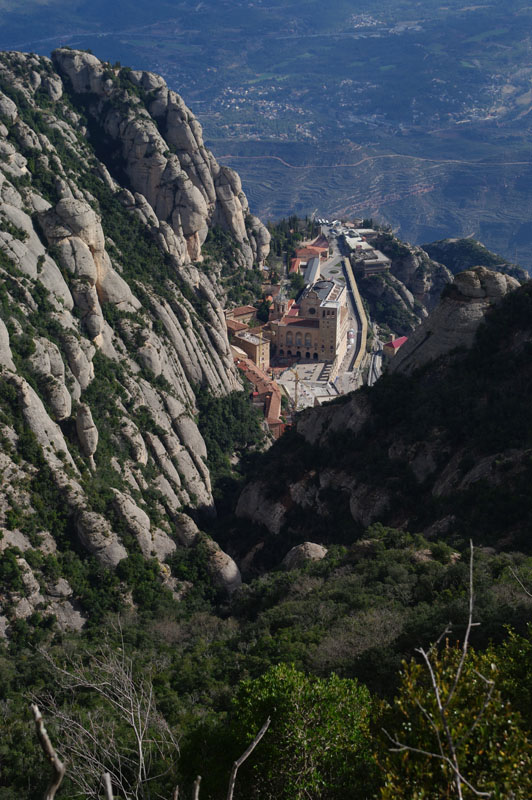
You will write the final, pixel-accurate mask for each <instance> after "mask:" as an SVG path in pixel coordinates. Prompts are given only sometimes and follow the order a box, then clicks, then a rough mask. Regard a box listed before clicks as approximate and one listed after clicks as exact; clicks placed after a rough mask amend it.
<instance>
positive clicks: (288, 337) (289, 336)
mask: <svg viewBox="0 0 532 800" xmlns="http://www.w3.org/2000/svg"><path fill="white" fill-rule="evenodd" d="M291 344H293V338H292V331H289V332H288V333H287V334H286V345H287V347H290V345H291Z"/></svg>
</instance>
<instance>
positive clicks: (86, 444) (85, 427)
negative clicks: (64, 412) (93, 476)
mask: <svg viewBox="0 0 532 800" xmlns="http://www.w3.org/2000/svg"><path fill="white" fill-rule="evenodd" d="M76 431H77V434H78V439H79V443H80V445H81V449H82V451H83V454H84V455H86V456H87V458H88V459H89V463H90V465H91V469H92V470H95V469H96V464H95V463H94V453H95V452H96V448H97V447H98V428H97V427H96V425H95V424H94V420H93V419H92V414H91V410H90V408H89V406H88V405H86V403H80V405H79V406H78V413H77V415H76Z"/></svg>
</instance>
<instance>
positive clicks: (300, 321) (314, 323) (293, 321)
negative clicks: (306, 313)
mask: <svg viewBox="0 0 532 800" xmlns="http://www.w3.org/2000/svg"><path fill="white" fill-rule="evenodd" d="M280 324H281V325H298V326H299V327H300V328H319V327H320V321H319V319H306V318H305V317H290V316H288V315H287V314H285V316H284V317H283V318H282V320H280Z"/></svg>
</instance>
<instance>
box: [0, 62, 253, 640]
mask: <svg viewBox="0 0 532 800" xmlns="http://www.w3.org/2000/svg"><path fill="white" fill-rule="evenodd" d="M0 86H1V91H0V289H1V292H0V384H1V387H0V388H1V392H0V412H1V417H0V437H1V442H2V447H1V448H0V450H1V452H0V470H1V472H2V478H3V488H2V492H0V558H2V557H3V555H2V554H4V553H5V554H6V555H5V557H6V558H10V557H11V556H12V552H11V551H12V549H13V548H17V550H16V551H15V552H16V553H17V557H20V556H19V554H20V553H27V552H28V551H31V550H34V549H35V550H38V551H39V553H41V554H45V555H50V556H53V557H54V558H55V557H57V558H58V559H59V561H60V560H61V556H62V552H61V551H62V548H63V547H64V545H65V541H66V540H65V537H70V538H71V539H73V540H74V543H75V546H74V551H75V553H76V556H75V557H76V558H79V559H80V560H82V561H83V560H84V559H86V558H87V556H90V557H91V559H90V562H91V564H93V563H94V562H96V563H97V564H98V569H102V570H107V569H111V570H113V569H116V567H117V565H118V564H119V563H120V562H121V561H123V560H124V559H128V558H130V557H133V558H135V557H138V555H139V553H140V554H142V556H143V557H144V558H146V559H150V560H151V559H155V560H156V561H157V562H158V565H159V579H160V581H161V583H162V584H163V585H165V586H168V587H170V588H171V589H172V591H174V596H175V597H176V599H180V598H181V597H182V596H183V594H184V593H186V591H187V586H188V584H187V583H186V582H182V581H181V582H180V581H179V580H178V579H177V578H176V577H175V576H173V575H172V574H171V570H170V566H169V564H168V563H166V561H167V560H169V561H170V563H171V556H172V554H174V553H175V551H176V549H177V548H185V547H186V548H194V547H196V546H198V544H199V543H200V542H201V541H203V540H204V538H205V536H204V534H203V533H202V532H201V530H200V528H201V520H202V516H201V514H202V513H203V514H204V515H206V516H208V515H213V514H214V513H215V509H214V501H213V496H212V491H211V480H210V474H209V469H208V467H207V450H206V446H205V442H204V441H203V438H202V436H201V433H200V430H199V428H198V424H197V413H198V409H197V406H196V393H197V391H198V389H199V388H200V387H201V388H202V389H204V390H207V391H209V392H211V393H212V394H213V395H224V394H227V393H229V392H232V391H234V390H239V389H241V384H240V380H239V377H238V375H237V372H236V370H235V367H234V364H233V358H232V354H231V350H230V347H229V342H228V340H227V334H226V328H225V318H224V313H223V309H222V304H223V302H224V291H225V290H224V288H223V286H222V282H221V278H220V276H221V265H220V264H218V263H216V262H215V260H214V258H213V256H212V254H211V255H210V257H209V263H208V265H205V264H203V263H202V262H203V255H202V248H203V246H204V242H205V239H206V237H207V236H208V235H209V231H210V230H211V229H212V228H213V227H216V226H220V227H222V228H224V229H225V231H226V232H227V236H228V237H232V241H233V243H234V252H235V262H237V264H238V269H241V268H242V267H251V266H252V265H253V264H257V265H258V264H260V263H261V262H262V261H263V260H264V259H265V257H266V255H267V253H268V249H269V233H268V231H267V230H266V228H265V227H264V226H263V225H262V224H261V223H260V221H259V220H258V219H257V218H255V217H252V216H251V215H250V214H249V208H248V204H247V200H246V197H245V195H244V193H243V192H242V187H241V184H240V180H239V178H238V176H237V175H236V174H235V173H234V172H232V171H231V170H229V169H227V168H224V167H221V166H220V165H219V164H217V162H216V160H215V158H214V156H213V155H212V153H210V152H209V151H208V150H207V149H206V148H205V145H204V142H203V138H202V132H201V127H200V125H199V124H198V122H197V121H196V120H195V118H194V116H193V115H192V114H191V112H190V111H189V110H188V108H187V107H186V106H185V104H184V102H183V101H182V99H181V98H180V97H179V96H178V95H177V94H175V92H172V91H170V90H169V89H168V87H167V86H166V84H165V82H164V80H163V79H162V78H160V77H158V76H156V75H154V74H152V73H148V72H132V71H130V70H127V69H124V70H121V69H117V68H114V67H110V65H108V64H103V63H102V62H100V61H99V60H98V59H97V58H95V57H94V56H91V55H90V54H88V53H77V52H75V51H71V50H66V49H64V50H60V51H57V53H56V54H55V56H54V60H53V61H52V60H50V59H47V58H42V57H39V56H36V55H32V54H23V53H0ZM87 119H88V120H89V125H88V127H89V128H90V135H88V131H87V129H86V127H85V124H86V123H85V121H86V120H87ZM100 145H102V146H101V147H100ZM101 158H103V159H104V161H102V160H101ZM193 262H194V263H193ZM50 498H52V500H50ZM50 502H53V503H54V504H55V506H54V509H53V510H54V511H56V516H55V517H54V514H53V513H52V510H50V515H49V518H48V517H47V515H46V514H42V512H41V513H40V512H39V510H38V509H39V508H40V509H42V508H48V504H49V503H50ZM193 516H194V517H195V518H196V516H197V521H194V520H193V518H192V517H193ZM41 517H42V519H41ZM207 542H208V540H207ZM208 553H209V559H208V560H209V569H210V570H211V572H212V574H213V580H214V581H215V582H216V583H217V584H218V585H219V586H220V587H222V588H225V589H227V591H233V590H234V589H235V588H236V587H237V586H238V585H239V582H240V573H239V570H238V567H237V566H236V564H235V562H234V561H233V560H232V559H231V558H230V557H229V556H228V555H226V554H225V553H223V552H222V551H221V550H220V548H219V547H218V546H217V545H214V543H213V544H208ZM73 557H74V556H73ZM38 563H39V556H35V557H34V558H33V559H32V558H31V557H30V556H28V560H27V561H26V564H23V563H22V562H21V563H20V564H19V565H18V567H17V568H16V569H17V570H19V571H20V574H21V575H22V576H23V577H22V578H21V580H22V581H23V583H24V582H25V583H24V586H26V584H27V586H26V590H25V591H26V596H24V597H18V596H17V597H15V594H16V592H15V593H14V595H13V598H12V599H10V598H8V597H7V594H5V593H4V590H3V588H0V635H2V634H3V633H6V632H7V635H9V627H10V624H11V622H12V620H13V619H14V618H15V617H16V616H17V615H18V616H23V617H24V618H29V617H31V614H32V613H33V611H35V610H36V607H37V606H38V610H40V611H41V610H42V612H43V613H44V614H55V616H56V617H57V622H58V625H59V626H60V627H61V628H64V629H67V628H73V629H79V628H80V627H81V626H82V625H83V622H84V619H85V616H86V613H87V609H86V607H85V606H84V603H83V599H82V598H80V596H79V595H78V591H79V590H78V588H77V587H76V584H75V582H72V584H70V583H69V580H68V577H67V575H66V574H62V575H60V577H59V578H57V579H54V581H50V580H48V579H47V577H46V575H45V574H44V572H43V570H42V569H40V568H39V567H38V566H36V565H37V564H38ZM30 564H31V565H32V566H30ZM26 565H27V566H26ZM14 569H15V568H14ZM30 581H33V583H32V586H31V587H30ZM178 583H181V584H182V585H181V588H180V589H179V591H177V590H176V586H177V584H178ZM37 587H39V591H37ZM172 587H173V588H172ZM19 588H20V587H19ZM33 589H35V591H33ZM130 589H131V587H129V586H128V585H127V580H126V581H125V583H124V585H121V586H120V589H119V591H120V592H121V593H122V596H123V597H127V596H128V594H129V593H130ZM6 592H7V589H6ZM5 598H7V600H6V602H4V599H5ZM34 601H35V602H34Z"/></svg>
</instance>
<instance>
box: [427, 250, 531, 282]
mask: <svg viewBox="0 0 532 800" xmlns="http://www.w3.org/2000/svg"><path fill="white" fill-rule="evenodd" d="M422 247H423V250H425V252H426V253H428V254H429V256H430V257H431V258H433V259H434V261H439V262H440V264H445V266H446V267H447V269H449V270H450V271H451V272H452V273H453V275H456V273H457V272H462V270H464V269H470V268H471V267H479V266H483V267H489V269H494V270H496V271H497V272H503V273H505V274H506V275H511V276H512V277H513V278H517V280H518V281H521V283H523V282H524V281H527V280H528V272H527V271H526V270H524V269H523V268H522V267H520V266H518V265H517V264H512V262H511V261H508V259H506V258H504V257H503V256H499V255H497V254H496V253H492V252H491V251H490V250H488V248H487V247H485V246H484V245H483V244H482V243H481V242H477V241H476V240H475V239H441V240H440V241H439V242H431V243H430V244H424V245H422Z"/></svg>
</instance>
